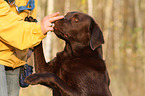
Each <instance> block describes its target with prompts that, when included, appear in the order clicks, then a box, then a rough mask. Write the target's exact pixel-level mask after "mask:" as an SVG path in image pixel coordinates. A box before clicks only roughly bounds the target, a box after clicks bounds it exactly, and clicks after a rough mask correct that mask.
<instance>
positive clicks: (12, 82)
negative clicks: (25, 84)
mask: <svg viewBox="0 0 145 96" xmlns="http://www.w3.org/2000/svg"><path fill="white" fill-rule="evenodd" d="M19 72H20V68H17V69H14V70H7V71H5V67H4V66H3V65H0V96H19V90H20V86H19Z"/></svg>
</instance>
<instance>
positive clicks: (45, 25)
mask: <svg viewBox="0 0 145 96" xmlns="http://www.w3.org/2000/svg"><path fill="white" fill-rule="evenodd" d="M58 15H59V12H56V13H54V14H51V15H48V16H45V17H44V18H43V19H42V20H41V30H42V33H43V34H46V33H47V32H48V31H53V30H54V29H53V27H54V26H52V22H54V21H56V20H59V19H62V18H64V16H58Z"/></svg>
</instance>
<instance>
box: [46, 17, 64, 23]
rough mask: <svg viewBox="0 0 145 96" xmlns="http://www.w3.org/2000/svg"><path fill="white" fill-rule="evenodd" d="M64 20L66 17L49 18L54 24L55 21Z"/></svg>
mask: <svg viewBox="0 0 145 96" xmlns="http://www.w3.org/2000/svg"><path fill="white" fill-rule="evenodd" d="M63 18H64V16H57V17H52V18H49V21H50V22H53V21H56V20H59V19H63Z"/></svg>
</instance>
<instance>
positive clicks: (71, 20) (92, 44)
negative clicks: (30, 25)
mask: <svg viewBox="0 0 145 96" xmlns="http://www.w3.org/2000/svg"><path fill="white" fill-rule="evenodd" d="M54 29H55V30H54V33H55V34H56V35H57V36H58V37H59V38H61V39H63V40H64V41H65V48H64V50H63V51H62V52H60V53H57V56H56V57H55V58H54V59H53V60H51V61H50V62H48V63H45V59H44V55H43V50H42V44H40V45H38V46H37V47H35V50H34V55H35V64H36V73H35V74H33V75H30V76H29V77H27V78H26V80H25V81H26V82H27V83H29V84H32V85H33V84H42V85H45V86H47V87H50V88H52V89H53V95H54V96H111V93H110V90H109V76H108V72H107V69H106V65H105V62H104V61H103V59H102V44H103V43H104V39H103V34H102V32H101V30H100V28H99V26H98V25H97V24H96V23H95V21H94V20H93V18H92V17H90V16H89V15H87V14H84V13H80V12H69V13H68V14H67V15H66V16H65V18H64V19H62V20H58V21H56V22H55V27H54Z"/></svg>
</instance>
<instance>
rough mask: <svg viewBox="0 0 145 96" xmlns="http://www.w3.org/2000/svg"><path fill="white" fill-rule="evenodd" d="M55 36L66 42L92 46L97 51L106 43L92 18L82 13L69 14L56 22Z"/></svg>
mask: <svg viewBox="0 0 145 96" xmlns="http://www.w3.org/2000/svg"><path fill="white" fill-rule="evenodd" d="M54 29H55V30H54V32H55V34H56V35H57V36H58V37H59V38H61V39H64V40H65V41H66V42H70V43H72V42H73V43H74V42H75V43H78V44H82V45H85V46H88V45H90V47H91V49H92V50H95V49H96V48H97V47H99V46H100V45H101V44H103V43H104V38H103V34H102V31H101V30H100V28H99V26H98V25H97V24H96V23H95V21H94V20H93V18H92V17H90V16H89V15H87V14H84V13H80V12H69V13H67V14H66V16H65V17H64V19H62V20H58V21H56V22H55V27H54Z"/></svg>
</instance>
